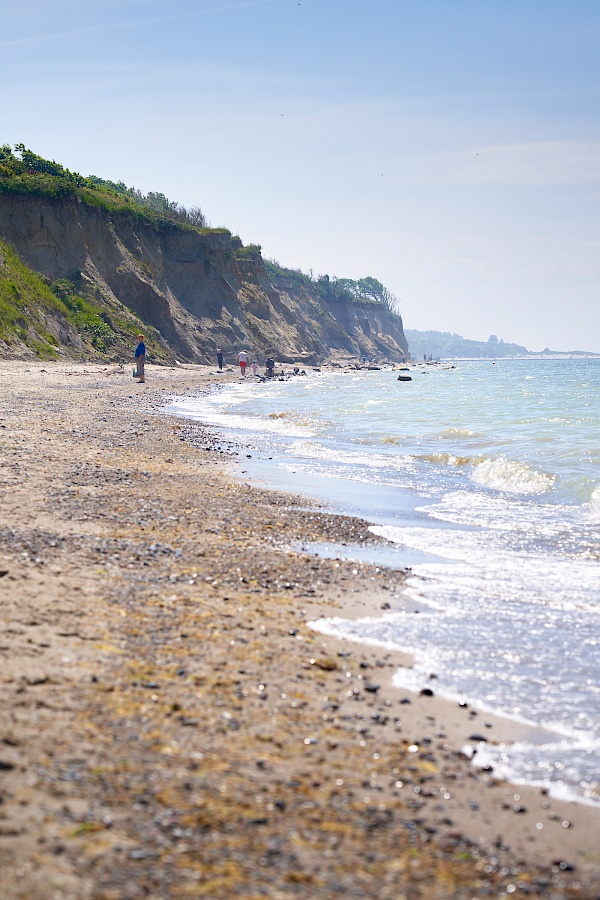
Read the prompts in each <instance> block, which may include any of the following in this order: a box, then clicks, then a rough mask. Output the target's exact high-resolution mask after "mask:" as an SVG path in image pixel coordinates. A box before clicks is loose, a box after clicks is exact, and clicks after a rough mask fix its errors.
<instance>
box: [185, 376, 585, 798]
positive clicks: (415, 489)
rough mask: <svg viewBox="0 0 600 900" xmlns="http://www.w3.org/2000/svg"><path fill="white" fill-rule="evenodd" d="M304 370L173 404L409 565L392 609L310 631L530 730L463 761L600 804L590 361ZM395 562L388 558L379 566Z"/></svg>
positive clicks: (400, 677) (410, 684)
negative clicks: (402, 655)
mask: <svg viewBox="0 0 600 900" xmlns="http://www.w3.org/2000/svg"><path fill="white" fill-rule="evenodd" d="M411 374H412V381H411V382H398V380H397V373H396V372H394V371H391V370H382V371H379V372H375V371H356V372H350V373H345V372H344V373H341V372H338V373H333V372H331V371H330V370H329V371H327V372H321V373H316V372H311V373H309V375H308V376H306V377H297V378H295V379H293V380H291V381H286V382H279V381H274V382H270V383H249V382H247V383H240V384H239V385H237V384H236V385H233V386H226V387H223V388H221V389H217V390H215V391H214V392H211V393H210V394H209V395H208V396H206V395H205V396H203V397H199V398H198V397H196V398H194V397H192V398H178V399H176V400H175V401H174V402H173V405H172V406H171V408H170V411H171V412H177V413H179V414H180V415H184V416H190V417H192V418H196V419H200V420H202V421H204V422H207V423H210V424H213V425H217V426H219V427H220V429H221V431H224V432H225V433H226V435H227V436H229V437H232V438H233V439H235V440H236V441H237V443H238V444H241V445H242V446H243V447H244V449H245V450H246V452H247V453H248V454H250V455H251V456H252V459H245V456H244V454H243V457H244V468H245V469H246V470H247V473H248V474H249V475H251V476H253V477H257V476H258V477H260V478H261V479H262V480H264V481H266V482H268V483H269V484H271V485H273V486H276V487H283V488H286V489H288V490H290V489H292V490H294V491H300V492H303V493H306V494H312V495H314V496H317V497H320V498H321V499H324V500H325V501H327V503H328V505H329V506H330V507H331V508H332V509H336V510H338V511H340V512H345V513H350V514H354V515H360V516H362V517H364V518H366V519H367V520H369V521H370V522H372V523H373V524H372V526H371V528H372V531H374V532H375V533H376V534H378V535H381V536H382V537H384V538H386V539H387V540H388V541H390V542H392V543H393V545H394V546H395V547H396V548H397V557H394V556H393V555H391V558H392V559H394V558H396V559H397V561H398V564H399V565H403V566H404V565H410V566H412V570H411V575H410V577H409V579H408V582H407V591H408V594H407V597H408V599H412V600H414V601H417V602H418V608H419V614H418V615H417V614H415V612H414V609H411V606H410V603H408V604H407V605H406V608H405V609H404V611H402V612H394V613H390V614H385V615H381V614H378V613H376V612H375V611H374V613H373V615H372V616H370V617H367V618H364V619H361V620H358V621H345V620H342V619H331V620H321V621H319V622H317V623H314V627H315V628H317V629H319V630H321V631H322V632H327V633H334V634H336V635H341V636H345V637H347V638H350V639H354V640H363V641H369V642H373V643H377V644H380V645H383V646H387V647H395V648H398V649H401V650H405V651H408V652H411V653H412V654H413V656H414V659H415V665H414V667H413V668H412V669H403V670H401V671H399V672H398V673H397V674H396V676H395V679H396V682H397V683H398V684H399V685H403V686H405V687H407V688H411V689H413V690H418V689H420V688H421V687H423V686H425V684H431V681H430V676H431V675H432V674H435V676H436V682H435V684H436V692H438V693H440V694H443V695H445V696H447V697H448V698H454V699H461V700H468V701H470V702H471V703H474V704H478V705H479V706H480V707H481V708H482V709H486V710H490V711H493V712H495V713H497V714H500V715H503V716H508V717H512V718H514V719H517V720H520V721H524V722H528V723H530V724H534V725H538V726H542V727H543V729H544V731H543V734H544V737H542V738H540V740H539V741H538V742H535V743H532V742H529V741H520V742H519V743H516V744H513V745H510V746H499V747H498V746H494V745H492V744H490V745H489V746H487V747H486V748H482V749H481V750H480V751H479V753H478V754H477V759H478V760H479V762H480V763H481V764H488V763H490V764H492V765H493V766H494V768H495V771H496V773H497V774H499V775H502V776H505V777H507V778H510V779H511V780H513V781H515V782H527V783H534V784H540V785H544V786H546V787H548V788H549V789H550V791H551V792H552V793H554V794H561V795H564V796H569V797H572V798H573V797H576V798H578V799H580V800H584V801H586V802H590V803H597V802H600V635H599V626H600V359H565V360H502V361H500V360H499V361H496V362H490V361H466V362H457V363H456V364H455V366H454V367H453V368H452V367H450V366H437V367H433V366H423V367H421V368H419V369H416V370H413V371H412V372H411ZM392 564H393V563H392Z"/></svg>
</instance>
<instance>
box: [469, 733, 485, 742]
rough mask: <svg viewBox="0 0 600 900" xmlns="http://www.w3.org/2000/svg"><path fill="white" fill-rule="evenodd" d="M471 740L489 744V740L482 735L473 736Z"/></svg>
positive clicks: (470, 737)
mask: <svg viewBox="0 0 600 900" xmlns="http://www.w3.org/2000/svg"><path fill="white" fill-rule="evenodd" d="M469 740H470V741H477V742H478V743H483V744H485V743H487V738H486V737H484V736H483V735H482V734H472V735H470V736H469Z"/></svg>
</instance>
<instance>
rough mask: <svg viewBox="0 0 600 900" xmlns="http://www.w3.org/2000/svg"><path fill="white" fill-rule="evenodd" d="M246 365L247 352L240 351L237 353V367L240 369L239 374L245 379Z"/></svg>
mask: <svg viewBox="0 0 600 900" xmlns="http://www.w3.org/2000/svg"><path fill="white" fill-rule="evenodd" d="M247 363H248V352H247V351H246V350H240V352H239V353H238V365H239V367H240V372H241V373H242V375H243V376H244V378H245V377H246V364H247Z"/></svg>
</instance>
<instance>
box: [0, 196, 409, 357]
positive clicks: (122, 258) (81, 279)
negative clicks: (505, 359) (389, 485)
mask: <svg viewBox="0 0 600 900" xmlns="http://www.w3.org/2000/svg"><path fill="white" fill-rule="evenodd" d="M92 200H93V197H92V198H88V199H87V200H85V199H82V198H81V196H79V195H78V194H77V193H75V192H73V193H71V194H70V195H66V196H50V195H44V194H27V193H18V192H10V191H4V192H0V241H2V242H4V243H3V245H2V246H0V251H1V252H0V283H1V282H2V281H3V280H4V282H5V285H4V286H5V288H6V287H8V288H10V290H11V291H12V294H13V295H14V296H15V303H16V305H17V307H19V308H20V309H21V314H20V315H17V314H13V315H12V319H10V317H9V319H10V321H12V322H13V325H14V327H13V328H12V330H11V328H10V327H8V326H7V325H6V322H5V323H4V327H3V328H2V330H1V331H0V355H1V356H3V357H5V358H6V357H20V358H28V357H34V356H37V357H38V358H41V359H45V358H48V359H51V358H64V357H71V358H88V359H90V358H91V359H97V360H98V361H101V360H103V359H104V360H110V361H123V360H124V359H126V358H128V355H129V354H130V348H131V343H132V338H133V336H134V335H135V333H136V332H137V331H140V330H141V331H144V333H145V334H146V335H147V336H148V342H149V347H150V355H151V359H153V360H154V361H155V362H162V363H165V364H170V363H171V364H172V363H173V362H175V361H176V360H177V361H182V362H192V363H202V362H209V361H212V360H213V359H214V353H215V349H216V348H217V347H222V348H223V349H224V351H225V353H226V358H227V357H229V359H231V358H232V357H234V355H235V354H237V351H238V350H239V349H241V347H242V346H244V347H246V348H247V349H248V350H249V352H250V353H251V354H252V355H255V356H256V357H257V358H258V359H261V360H262V358H263V357H264V356H267V355H274V356H275V358H276V359H277V360H279V361H282V362H291V361H299V362H301V363H305V364H308V365H317V364H319V363H322V362H325V361H327V360H330V361H332V360H335V359H336V358H340V359H348V358H360V357H362V356H368V357H369V358H372V359H377V360H389V361H392V362H394V361H399V360H402V359H404V358H405V357H406V356H407V353H408V347H407V342H406V338H405V335H404V331H403V326H402V319H401V317H400V316H399V315H398V314H397V313H395V312H394V311H393V310H392V309H390V308H387V307H386V306H385V304H382V303H377V302H373V301H368V300H362V299H360V298H356V297H352V296H350V295H348V294H344V293H343V292H339V291H338V292H337V293H336V292H335V291H332V292H331V295H330V296H328V295H327V292H326V291H323V289H322V288H323V285H322V281H321V283H319V284H318V283H316V282H313V281H312V280H311V279H310V278H309V277H308V276H304V275H302V273H298V272H295V271H293V270H287V269H283V268H281V267H279V266H278V265H277V264H273V263H269V262H266V261H265V260H264V259H263V257H262V254H261V252H260V248H259V247H257V246H254V245H250V246H247V247H245V246H244V245H243V244H242V242H241V240H240V239H239V238H238V237H235V236H233V235H232V234H231V233H230V232H229V231H227V230H226V229H210V228H192V227H183V226H181V225H179V224H178V223H176V222H167V221H165V220H161V221H152V220H149V219H148V218H147V217H144V216H141V215H139V214H138V213H137V212H136V211H135V210H128V209H124V210H123V209H119V210H115V209H111V208H109V207H108V208H107V207H106V206H102V205H95V204H94V203H93V202H92ZM12 251H14V253H15V254H16V255H17V257H18V261H19V264H21V265H24V266H25V267H27V269H28V270H30V275H31V277H33V278H37V279H38V280H39V284H40V287H39V290H38V291H37V295H36V289H34V288H31V286H30V291H29V296H28V297H27V298H26V299H25V298H24V297H23V291H22V290H21V289H20V288H19V287H18V286H15V284H14V280H15V279H14V277H13V276H14V271H13V269H14V265H17V263H15V264H14V265H13V266H12V267H11V265H9V260H8V254H9V253H10V252H12ZM11 279H12V281H11ZM317 287H319V290H317ZM44 291H45V292H46V294H45V295H44ZM49 291H53V292H54V296H56V298H57V301H56V303H54V302H53V301H52V297H50V294H49ZM43 295H44V296H45V299H44V296H43ZM46 295H47V296H46ZM48 298H50V299H48ZM65 304H66V310H65ZM70 311H71V312H72V313H73V314H71V312H70ZM82 311H83V312H84V313H85V315H83V312H82ZM15 323H16V324H15ZM0 324H2V323H0ZM9 324H10V322H9Z"/></svg>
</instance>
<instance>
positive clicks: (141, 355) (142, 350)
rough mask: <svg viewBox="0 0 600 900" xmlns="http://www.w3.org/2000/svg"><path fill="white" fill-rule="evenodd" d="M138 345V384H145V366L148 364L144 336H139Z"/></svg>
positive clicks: (136, 352) (136, 358) (136, 349)
mask: <svg viewBox="0 0 600 900" xmlns="http://www.w3.org/2000/svg"><path fill="white" fill-rule="evenodd" d="M137 339H138V345H137V347H136V348H135V362H136V367H137V374H138V378H139V381H138V384H143V383H144V382H145V380H146V379H145V377H144V365H145V363H146V345H145V344H144V335H143V334H138V336H137Z"/></svg>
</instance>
